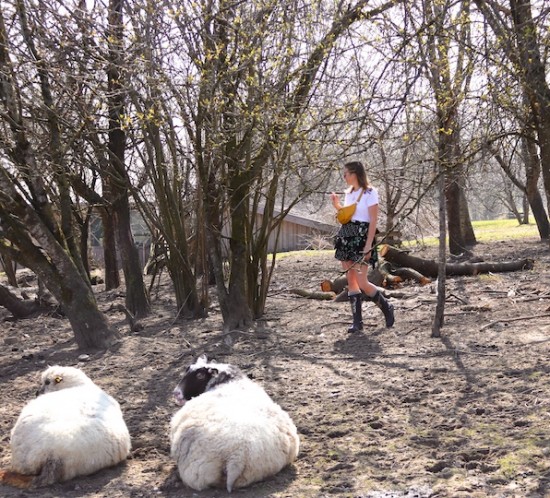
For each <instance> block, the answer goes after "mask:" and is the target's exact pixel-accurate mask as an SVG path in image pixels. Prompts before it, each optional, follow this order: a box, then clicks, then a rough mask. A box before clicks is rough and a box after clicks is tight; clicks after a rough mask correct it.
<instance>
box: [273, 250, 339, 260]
mask: <svg viewBox="0 0 550 498" xmlns="http://www.w3.org/2000/svg"><path fill="white" fill-rule="evenodd" d="M320 254H334V249H304V250H302V251H290V252H278V253H277V259H283V258H287V257H289V256H303V257H306V258H314V257H316V256H319V255H320ZM268 259H271V254H270V255H269V257H268Z"/></svg>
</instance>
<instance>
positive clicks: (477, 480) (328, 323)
mask: <svg viewBox="0 0 550 498" xmlns="http://www.w3.org/2000/svg"><path fill="white" fill-rule="evenodd" d="M475 252H476V254H477V255H478V256H482V257H483V258H485V260H487V261H502V260H507V259H515V258H517V257H525V256H527V257H531V258H533V259H535V260H536V264H535V269H534V270H532V271H525V272H516V273H501V274H493V275H479V276H476V277H460V278H450V279H449V280H448V300H447V308H446V324H445V327H444V329H443V337H442V338H441V339H433V338H430V333H431V326H432V317H433V314H434V308H435V299H436V297H435V294H434V286H433V285H428V286H425V287H417V286H415V285H414V284H412V283H408V284H406V285H405V286H404V287H403V288H402V289H401V291H402V292H403V293H404V297H401V298H393V299H392V302H393V303H394V304H395V308H396V325H395V327H394V328H393V329H391V330H387V329H385V328H384V327H383V317H382V314H381V313H380V311H379V310H378V309H377V308H375V307H374V306H373V305H372V304H371V303H365V304H364V305H363V306H364V316H365V317H364V318H365V325H366V327H365V331H364V332H363V333H360V334H354V335H349V334H347V333H346V327H347V324H348V322H349V319H350V311H349V306H348V305H347V304H346V303H335V302H331V301H316V300H308V299H304V298H301V297H299V296H297V295H294V294H291V293H290V292H288V290H289V289H292V288H297V287H299V288H304V289H307V290H311V291H317V290H319V283H320V282H321V281H322V280H323V279H325V278H327V277H335V276H336V275H337V274H338V270H339V269H338V265H337V262H336V261H335V260H334V258H333V257H332V254H328V253H327V254H324V255H317V256H314V257H313V256H312V257H309V256H304V255H298V254H295V255H289V256H286V257H284V258H282V259H280V261H279V262H278V266H277V269H276V273H275V278H274V281H273V283H272V289H271V290H272V295H271V296H270V298H269V301H268V305H267V313H266V317H265V320H264V321H262V322H259V323H258V326H257V328H256V330H251V331H246V332H234V333H232V334H224V333H222V332H221V319H220V315H219V311H218V309H217V308H216V307H215V306H214V307H213V308H212V309H211V310H210V316H209V317H208V318H206V319H205V320H200V321H195V322H174V320H173V316H174V312H175V310H174V300H173V296H172V293H171V291H170V287H169V285H168V284H167V283H166V282H165V283H163V284H162V285H161V286H160V287H159V288H158V289H157V290H155V293H154V295H153V305H154V312H153V314H152V315H151V316H150V317H149V318H147V319H146V320H145V322H144V324H145V328H144V329H143V330H141V331H139V332H136V333H132V332H130V331H129V328H128V325H127V324H126V322H125V318H124V315H123V314H122V313H121V312H120V311H117V310H116V308H115V307H114V306H113V304H116V303H117V302H122V300H123V297H122V296H121V295H120V294H119V293H116V292H111V293H106V292H103V291H101V288H100V287H98V289H97V296H98V300H99V302H100V304H101V308H102V309H103V310H104V311H105V312H106V313H107V314H108V315H109V318H110V320H111V321H112V323H113V324H115V325H116V326H118V327H119V328H120V330H121V331H122V333H123V335H124V337H123V340H121V341H120V343H119V344H118V345H117V346H116V347H115V348H113V350H111V351H108V352H103V353H97V354H93V355H91V356H90V357H89V358H88V359H87V360H86V361H79V356H80V355H81V352H79V351H78V350H77V349H76V347H75V344H74V341H73V340H72V334H71V331H70V328H69V325H68V323H67V321H66V320H63V319H59V318H55V317H52V316H39V317H36V318H32V319H28V320H22V321H19V322H10V321H9V320H8V319H7V318H8V314H7V312H5V311H3V310H0V318H4V321H2V322H0V327H1V330H0V344H1V345H2V346H1V348H0V378H1V380H2V382H1V383H0V399H2V403H1V404H0V427H1V432H0V467H2V468H7V467H9V458H10V451H9V431H10V429H11V427H12V426H13V424H14V423H15V420H16V418H17V416H18V414H19V412H20V410H21V408H22V407H23V405H24V403H25V402H26V401H28V400H29V399H30V398H31V397H32V396H34V391H35V389H36V385H37V377H38V373H39V372H40V371H41V370H43V369H44V368H45V367H46V365H47V364H54V363H59V364H63V365H78V366H80V367H81V368H82V369H83V370H85V371H86V373H87V374H88V375H89V376H90V377H91V378H92V379H94V381H95V382H96V383H97V384H98V385H100V386H101V387H103V388H104V389H105V390H106V391H107V392H108V393H110V394H111V395H113V396H114V397H116V398H117V399H118V400H119V401H120V403H121V406H122V409H123V412H124V414H125V417H126V421H127V424H128V426H129V429H130V432H131V434H132V438H133V451H132V457H131V458H130V459H129V460H128V462H127V463H126V464H124V465H121V466H119V467H116V468H113V469H108V470H105V471H102V472H99V473H97V474H96V475H93V476H89V477H86V478H78V479H75V480H73V481H70V482H67V483H64V484H59V485H56V486H53V487H52V488H49V489H45V490H44V489H43V490H39V491H28V492H25V493H23V492H21V491H18V490H14V489H12V488H8V487H6V486H1V485H0V494H1V495H2V496H5V497H16V496H36V497H38V496H40V497H57V496H64V497H86V498H91V497H107V496H108V497H136V498H137V497H176V496H178V497H191V496H193V497H221V496H226V495H227V493H225V492H224V491H223V490H209V491H205V492H201V493H198V492H194V491H192V490H189V489H186V488H184V487H183V485H182V484H181V482H180V481H179V479H178V477H177V474H176V472H175V467H174V464H173V462H172V461H171V459H170V457H169V443H168V436H167V434H168V425H169V421H170V417H171V416H172V414H173V413H174V412H175V411H176V410H177V407H176V406H175V405H174V404H173V402H172V399H171V391H172V389H173V387H174V385H175V384H176V383H177V381H178V379H179V376H180V374H181V372H182V371H183V369H184V367H185V366H186V365H187V364H188V363H190V362H191V361H192V360H193V359H194V358H195V357H196V356H198V355H199V354H200V353H203V352H205V353H207V354H208V355H209V356H210V357H213V358H215V359H217V360H219V361H223V362H229V363H234V364H237V365H239V366H240V367H241V368H242V369H243V370H245V371H246V372H248V373H249V374H251V375H253V376H254V378H255V379H256V380H257V381H258V382H260V383H262V384H263V385H264V387H265V388H266V390H267V391H268V392H269V393H270V394H271V395H272V397H273V398H274V399H275V400H276V401H277V402H279V403H280V404H281V405H282V406H283V407H284V408H285V409H286V410H287V411H288V412H289V413H290V415H291V416H292V418H293V419H294V421H295V423H296V425H297V427H298V430H299V432H300V435H301V442H302V447H301V452H300V456H299V458H298V460H297V462H296V463H295V465H293V466H292V467H291V468H287V469H285V470H283V471H282V472H281V473H279V474H278V475H277V476H275V477H274V478H272V479H269V480H267V481H265V482H262V483H258V484H255V485H253V486H250V487H249V488H246V489H243V490H236V491H235V492H234V493H233V495H234V496H238V497H243V498H252V497H254V498H257V497H268V496H269V497H278V498H282V497H325V496H326V497H328V496H346V497H370V498H382V497H386V498H387V497H397V496H400V497H411V498H412V497H413V496H416V497H422V498H424V497H449V498H450V497H453V498H455V497H488V496H495V497H533V498H536V497H545V496H550V458H549V455H550V408H549V406H550V405H549V400H550V384H549V381H548V378H549V373H550V361H549V353H550V251H549V250H548V246H547V245H542V244H540V243H539V242H537V241H534V240H531V241H525V242H521V243H518V242H506V243H505V242H502V243H495V244H492V245H490V246H487V245H483V244H480V245H478V247H476V249H475ZM419 255H420V256H426V253H424V254H422V253H420V254H419ZM518 318H521V319H519V320H518Z"/></svg>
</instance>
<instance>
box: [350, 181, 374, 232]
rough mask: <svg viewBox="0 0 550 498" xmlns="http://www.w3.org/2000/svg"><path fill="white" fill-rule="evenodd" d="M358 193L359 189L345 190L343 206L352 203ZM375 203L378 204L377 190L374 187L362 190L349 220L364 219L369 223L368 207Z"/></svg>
mask: <svg viewBox="0 0 550 498" xmlns="http://www.w3.org/2000/svg"><path fill="white" fill-rule="evenodd" d="M360 193H361V189H358V190H356V191H355V192H351V191H347V192H346V198H345V201H344V206H349V205H350V204H353V203H354V202H355V201H356V200H357V198H358V197H359V194H360ZM376 204H378V190H376V189H375V188H374V187H369V188H368V189H366V190H365V191H364V192H363V195H362V196H361V200H360V201H359V204H357V207H356V208H355V213H353V216H352V218H351V221H366V222H367V223H370V216H369V207H370V206H375V205H376Z"/></svg>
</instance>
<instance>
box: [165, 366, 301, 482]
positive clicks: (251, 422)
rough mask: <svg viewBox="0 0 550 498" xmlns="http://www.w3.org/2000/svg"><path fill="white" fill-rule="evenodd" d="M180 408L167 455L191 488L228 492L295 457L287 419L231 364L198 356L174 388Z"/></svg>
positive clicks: (295, 446) (293, 428) (295, 435)
mask: <svg viewBox="0 0 550 498" xmlns="http://www.w3.org/2000/svg"><path fill="white" fill-rule="evenodd" d="M174 397H175V399H176V402H177V403H178V404H180V405H183V407H182V408H181V409H180V410H179V411H178V412H177V413H176V414H175V415H174V417H173V418H172V421H171V425H170V442H171V456H172V458H174V459H175V460H176V462H177V466H178V470H179V475H180V477H181V480H182V481H183V482H184V484H186V485H187V486H189V487H190V488H193V489H195V490H198V491H200V490H203V489H206V488H208V487H219V486H223V485H224V484H225V486H226V488H227V491H228V492H231V491H232V489H234V488H240V487H244V486H247V485H249V484H251V483H253V482H256V481H260V480H262V479H265V478H266V477H268V476H271V475H274V474H276V473H277V472H279V471H280V470H281V469H283V468H284V467H286V466H287V465H289V464H290V463H292V462H293V461H294V460H295V459H296V457H297V456H298V451H299V444H300V441H299V437H298V433H297V430H296V426H295V425H294V423H293V422H292V420H291V418H290V417H289V415H288V414H287V413H286V412H285V411H284V410H283V409H282V408H281V407H280V406H279V405H278V404H276V403H275V402H274V401H273V400H272V399H271V398H270V397H269V396H268V394H267V393H266V392H265V391H264V390H263V388H262V387H261V386H259V385H258V384H256V383H255V382H253V381H252V380H250V379H249V378H248V377H247V376H246V375H245V374H244V373H243V372H242V371H241V370H240V369H239V368H237V367H235V366H233V365H227V364H222V363H215V362H208V361H207V359H206V357H205V356H204V355H203V356H201V357H200V358H199V359H198V360H197V361H196V362H195V364H193V365H191V366H189V367H188V368H187V371H186V372H185V374H184V377H183V379H182V380H181V382H180V383H179V384H178V386H177V387H176V389H175V390H174Z"/></svg>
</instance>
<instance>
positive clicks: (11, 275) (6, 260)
mask: <svg viewBox="0 0 550 498" xmlns="http://www.w3.org/2000/svg"><path fill="white" fill-rule="evenodd" d="M0 262H1V263H2V268H3V270H4V272H5V273H6V277H8V284H9V285H11V286H12V287H17V286H18V284H17V275H16V267H17V263H16V262H15V261H13V259H12V258H11V257H10V255H9V254H7V253H5V254H0Z"/></svg>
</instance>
